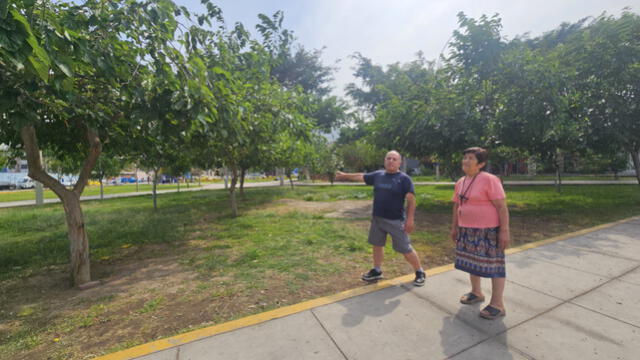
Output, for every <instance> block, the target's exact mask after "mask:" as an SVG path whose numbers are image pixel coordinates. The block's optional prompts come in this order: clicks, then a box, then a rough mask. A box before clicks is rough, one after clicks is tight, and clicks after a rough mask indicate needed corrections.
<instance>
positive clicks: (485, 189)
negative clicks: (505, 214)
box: [452, 171, 505, 228]
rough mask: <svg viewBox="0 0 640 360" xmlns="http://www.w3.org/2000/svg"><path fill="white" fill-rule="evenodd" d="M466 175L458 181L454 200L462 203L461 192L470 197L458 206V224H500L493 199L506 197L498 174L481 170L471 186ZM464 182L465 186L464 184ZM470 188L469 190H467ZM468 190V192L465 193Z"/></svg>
mask: <svg viewBox="0 0 640 360" xmlns="http://www.w3.org/2000/svg"><path fill="white" fill-rule="evenodd" d="M464 178H465V177H464V176H463V177H461V178H460V180H458V181H457V182H456V187H455V193H454V194H453V199H452V200H453V201H454V202H456V203H458V204H460V197H459V195H460V194H464V196H465V197H466V198H467V199H468V200H465V201H464V202H462V204H461V205H459V206H458V226H462V227H469V228H492V227H497V226H500V218H499V216H498V209H496V207H495V206H494V205H493V203H492V202H491V200H497V199H504V198H505V194H504V189H503V188H502V183H501V182H500V179H498V177H497V176H495V175H492V174H489V173H487V172H485V171H481V172H479V173H478V174H477V175H476V180H475V181H474V182H473V185H471V188H469V185H470V184H471V181H470V180H469V179H467V181H464ZM463 182H464V188H463V187H462V186H463ZM467 189H468V191H467ZM465 191H466V193H465Z"/></svg>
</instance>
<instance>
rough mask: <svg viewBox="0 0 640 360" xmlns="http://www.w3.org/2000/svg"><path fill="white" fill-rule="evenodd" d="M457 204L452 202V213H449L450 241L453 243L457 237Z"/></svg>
mask: <svg viewBox="0 0 640 360" xmlns="http://www.w3.org/2000/svg"><path fill="white" fill-rule="evenodd" d="M458 206H460V204H458V203H457V202H454V203H453V214H452V215H451V241H453V243H454V244H455V243H456V241H457V238H458Z"/></svg>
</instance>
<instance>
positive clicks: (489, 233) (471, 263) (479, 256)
mask: <svg viewBox="0 0 640 360" xmlns="http://www.w3.org/2000/svg"><path fill="white" fill-rule="evenodd" d="M499 230H500V228H498V227H495V228H482V229H478V228H466V227H458V238H457V241H456V269H459V270H462V271H465V272H468V273H469V274H472V275H477V276H481V277H486V278H503V277H506V276H507V275H506V270H505V265H504V251H501V250H500V247H499V246H498V232H499Z"/></svg>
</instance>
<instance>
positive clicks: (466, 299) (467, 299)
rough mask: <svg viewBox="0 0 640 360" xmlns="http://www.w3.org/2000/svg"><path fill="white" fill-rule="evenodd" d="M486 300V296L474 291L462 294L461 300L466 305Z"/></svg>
mask: <svg viewBox="0 0 640 360" xmlns="http://www.w3.org/2000/svg"><path fill="white" fill-rule="evenodd" d="M482 301H484V296H482V297H480V296H478V295H476V294H474V293H472V292H470V293H466V294H464V295H462V297H461V298H460V302H461V303H462V304H465V305H470V304H475V303H478V302H482Z"/></svg>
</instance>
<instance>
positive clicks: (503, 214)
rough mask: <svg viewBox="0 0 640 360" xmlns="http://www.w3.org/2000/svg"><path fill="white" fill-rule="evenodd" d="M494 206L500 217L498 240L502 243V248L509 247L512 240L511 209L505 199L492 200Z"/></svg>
mask: <svg viewBox="0 0 640 360" xmlns="http://www.w3.org/2000/svg"><path fill="white" fill-rule="evenodd" d="M491 202H492V203H493V206H495V207H496V209H497V210H498V217H499V218H500V233H499V234H498V242H499V244H500V250H503V251H504V249H506V248H507V247H509V243H510V242H511V235H510V234H509V209H508V208H507V201H506V200H505V199H496V200H491Z"/></svg>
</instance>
